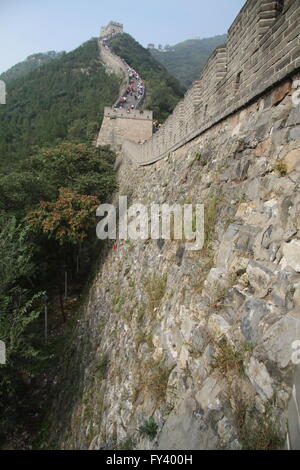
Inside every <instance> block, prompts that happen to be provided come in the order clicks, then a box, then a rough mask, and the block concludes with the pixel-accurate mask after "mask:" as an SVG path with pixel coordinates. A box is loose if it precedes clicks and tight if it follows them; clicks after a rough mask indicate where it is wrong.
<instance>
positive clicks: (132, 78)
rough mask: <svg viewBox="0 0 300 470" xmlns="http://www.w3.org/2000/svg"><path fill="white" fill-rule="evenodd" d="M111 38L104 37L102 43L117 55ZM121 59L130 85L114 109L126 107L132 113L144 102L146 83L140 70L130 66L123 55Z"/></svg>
mask: <svg viewBox="0 0 300 470" xmlns="http://www.w3.org/2000/svg"><path fill="white" fill-rule="evenodd" d="M109 39H110V38H105V39H103V40H102V45H103V47H105V48H106V49H107V50H109V52H110V53H111V54H112V55H115V54H114V53H113V52H112V50H111V49H110V47H109V45H108V40H109ZM120 59H121V60H122V62H123V64H124V66H125V67H126V70H127V75H128V87H127V89H126V90H125V93H124V94H123V95H122V96H120V97H119V99H118V101H117V102H116V103H115V105H114V109H124V110H126V111H127V112H128V113H130V112H131V111H132V110H133V109H138V108H139V107H140V105H141V104H142V103H143V101H144V96H145V85H144V82H143V80H142V78H141V77H140V75H139V74H138V72H137V71H136V70H134V69H133V68H132V67H130V65H128V64H127V62H126V61H125V60H124V59H122V58H121V57H120Z"/></svg>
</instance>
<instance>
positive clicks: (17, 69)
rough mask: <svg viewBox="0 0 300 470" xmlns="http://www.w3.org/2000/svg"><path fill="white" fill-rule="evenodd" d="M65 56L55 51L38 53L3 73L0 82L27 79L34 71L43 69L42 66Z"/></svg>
mask: <svg viewBox="0 0 300 470" xmlns="http://www.w3.org/2000/svg"><path fill="white" fill-rule="evenodd" d="M64 54H65V52H55V51H49V52H45V53H43V52H38V53H36V54H32V55H30V56H29V57H27V59H26V60H24V61H23V62H19V63H18V64H16V65H14V66H13V67H11V68H10V69H8V70H7V71H6V72H3V73H2V74H1V75H0V80H4V81H5V83H9V82H11V81H12V80H15V79H16V78H21V77H25V76H26V75H28V74H29V73H30V72H32V71H33V70H35V69H37V68H39V67H41V65H44V64H47V63H48V62H50V61H51V60H53V59H57V58H59V57H61V56H62V55H64Z"/></svg>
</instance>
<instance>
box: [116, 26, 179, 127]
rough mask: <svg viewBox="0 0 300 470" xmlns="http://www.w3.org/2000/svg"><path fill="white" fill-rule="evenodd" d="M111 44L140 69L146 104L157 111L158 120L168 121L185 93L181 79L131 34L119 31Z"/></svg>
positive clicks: (148, 107) (132, 64) (154, 112)
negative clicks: (144, 87)
mask: <svg viewBox="0 0 300 470" xmlns="http://www.w3.org/2000/svg"><path fill="white" fill-rule="evenodd" d="M109 45H110V47H111V49H112V50H113V51H114V52H115V54H117V55H119V56H120V57H122V58H123V59H125V60H126V62H127V63H128V64H129V65H130V66H131V67H134V68H135V69H136V70H137V71H138V72H139V74H140V75H141V77H142V78H143V80H144V81H145V83H146V103H145V107H146V108H147V109H150V110H152V111H153V115H154V119H158V120H159V121H164V120H165V119H166V118H167V117H168V116H169V114H171V113H172V111H173V109H174V108H175V106H176V104H177V103H178V101H179V100H180V99H181V98H182V96H183V87H182V86H181V85H180V83H179V81H178V80H177V79H176V78H175V77H174V76H173V75H172V74H170V72H168V70H167V69H166V68H165V67H164V66H163V65H162V64H161V63H160V62H159V61H158V60H156V58H155V57H153V56H152V54H151V53H150V51H149V50H148V49H145V48H144V47H143V46H141V45H140V44H139V43H138V42H137V41H135V40H134V39H133V38H132V37H131V36H130V35H129V34H125V33H124V34H119V35H118V36H116V37H115V38H113V39H111V40H110V42H109Z"/></svg>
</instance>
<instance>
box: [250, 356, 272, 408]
mask: <svg viewBox="0 0 300 470" xmlns="http://www.w3.org/2000/svg"><path fill="white" fill-rule="evenodd" d="M246 373H247V375H248V377H249V379H250V381H251V383H252V385H253V386H254V388H255V389H256V391H257V392H258V393H259V395H260V397H261V398H262V399H263V400H264V401H266V400H269V399H270V398H271V397H272V395H273V387H272V379H271V377H270V375H269V374H268V371H267V368H266V366H265V365H264V364H262V363H261V362H258V361H257V360H256V359H255V358H254V357H251V359H250V363H249V365H248V366H247V368H246Z"/></svg>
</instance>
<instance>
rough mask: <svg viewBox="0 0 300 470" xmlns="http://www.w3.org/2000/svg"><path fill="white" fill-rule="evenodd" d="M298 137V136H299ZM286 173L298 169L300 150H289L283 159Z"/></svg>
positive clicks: (299, 166)
mask: <svg viewBox="0 0 300 470" xmlns="http://www.w3.org/2000/svg"><path fill="white" fill-rule="evenodd" d="M299 137H300V135H299ZM283 161H284V164H285V165H286V169H287V173H288V174H289V173H291V172H292V171H295V170H298V171H299V169H300V148H299V149H295V150H291V151H290V152H289V153H288V154H287V155H286V156H285V157H284V159H283Z"/></svg>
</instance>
